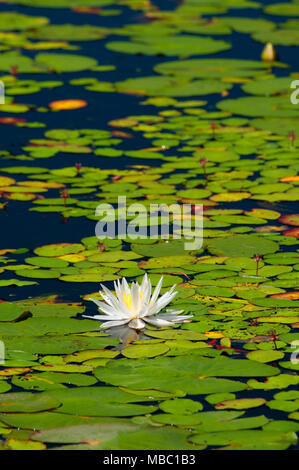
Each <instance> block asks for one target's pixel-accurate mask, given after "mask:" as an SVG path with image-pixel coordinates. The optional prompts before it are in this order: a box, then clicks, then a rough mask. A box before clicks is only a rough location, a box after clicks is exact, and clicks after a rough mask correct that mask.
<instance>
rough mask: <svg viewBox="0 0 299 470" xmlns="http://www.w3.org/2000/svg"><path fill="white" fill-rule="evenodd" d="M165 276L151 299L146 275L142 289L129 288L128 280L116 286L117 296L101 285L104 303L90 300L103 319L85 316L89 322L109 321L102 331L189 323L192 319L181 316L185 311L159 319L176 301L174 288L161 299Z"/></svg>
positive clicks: (137, 287)
mask: <svg viewBox="0 0 299 470" xmlns="http://www.w3.org/2000/svg"><path fill="white" fill-rule="evenodd" d="M162 282H163V276H162V277H161V279H160V281H159V282H158V284H157V286H156V288H155V290H154V292H153V295H152V296H151V291H152V285H151V281H150V280H149V279H148V277H147V274H145V275H144V278H143V280H142V283H141V285H139V284H138V282H132V284H131V287H129V285H128V283H127V281H126V279H125V278H123V279H122V281H120V280H119V279H118V281H117V282H114V288H115V293H116V296H115V295H114V294H113V293H112V292H111V291H110V290H109V289H107V287H105V286H103V285H102V284H101V287H102V289H103V291H102V292H101V294H102V297H103V299H104V300H105V302H101V301H99V300H96V299H92V298H89V299H88V300H92V301H93V302H94V303H95V304H97V306H98V308H99V310H100V311H102V312H103V313H104V315H95V316H93V317H91V316H88V315H84V317H86V318H92V319H94V320H110V321H107V322H106V323H104V324H103V325H101V328H112V327H114V326H120V325H125V324H128V326H129V327H130V328H134V329H136V330H141V329H142V328H144V327H145V323H149V324H151V325H154V326H172V325H173V324H174V323H181V322H185V321H186V320H188V319H189V318H190V317H192V315H179V314H180V313H182V312H183V310H174V311H172V310H166V313H164V314H162V315H157V314H158V313H159V312H160V311H161V310H162V309H163V308H164V307H165V306H166V305H168V304H169V303H170V302H171V301H172V299H173V298H174V297H175V295H176V294H177V292H175V291H174V288H175V285H174V286H173V287H172V288H171V289H170V290H169V291H168V292H166V293H165V294H163V295H162V296H161V297H160V298H159V299H158V296H159V294H160V290H161V287H162Z"/></svg>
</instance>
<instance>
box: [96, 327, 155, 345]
mask: <svg viewBox="0 0 299 470" xmlns="http://www.w3.org/2000/svg"><path fill="white" fill-rule="evenodd" d="M105 333H108V334H109V335H110V336H111V337H112V338H117V339H119V340H120V342H121V343H122V344H121V345H120V346H119V347H118V349H122V348H124V347H126V346H127V345H128V344H130V343H132V342H133V341H137V340H139V339H149V338H148V336H146V335H145V334H144V330H135V329H133V328H130V327H129V326H128V325H121V326H114V327H113V328H108V329H107V330H105Z"/></svg>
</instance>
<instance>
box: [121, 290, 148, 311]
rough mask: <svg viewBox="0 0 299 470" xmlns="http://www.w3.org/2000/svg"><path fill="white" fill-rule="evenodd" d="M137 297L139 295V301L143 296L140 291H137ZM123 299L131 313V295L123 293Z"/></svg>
mask: <svg viewBox="0 0 299 470" xmlns="http://www.w3.org/2000/svg"><path fill="white" fill-rule="evenodd" d="M139 295H140V300H142V295H143V292H142V291H139ZM123 299H124V301H125V304H126V306H127V307H128V309H129V310H131V312H132V311H133V305H132V297H131V294H130V293H129V292H124V293H123Z"/></svg>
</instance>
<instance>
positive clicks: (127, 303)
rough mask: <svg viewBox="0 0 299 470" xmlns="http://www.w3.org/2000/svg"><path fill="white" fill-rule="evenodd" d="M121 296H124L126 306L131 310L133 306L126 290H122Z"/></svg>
mask: <svg viewBox="0 0 299 470" xmlns="http://www.w3.org/2000/svg"><path fill="white" fill-rule="evenodd" d="M123 297H124V301H125V304H126V306H127V307H128V309H129V310H131V311H132V308H133V307H132V298H131V294H129V293H128V292H124V294H123Z"/></svg>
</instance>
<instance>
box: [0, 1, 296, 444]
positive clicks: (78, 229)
mask: <svg viewBox="0 0 299 470" xmlns="http://www.w3.org/2000/svg"><path fill="white" fill-rule="evenodd" d="M153 3H154V4H156V5H157V6H159V7H160V8H163V9H170V10H171V9H174V8H176V7H177V4H178V2H177V1H174V0H165V1H157V0H156V1H154V2H153ZM267 3H269V4H270V3H274V2H273V0H269V1H267V2H265V1H264V2H263V4H267ZM117 8H118V9H119V8H121V10H122V14H121V15H119V16H112V17H101V16H97V15H84V14H83V15H82V14H78V13H75V12H72V11H71V10H69V9H44V8H42V9H35V8H24V7H20V6H15V5H14V6H13V10H14V11H18V12H20V13H24V14H28V15H32V16H34V15H36V16H47V17H48V18H50V20H51V23H55V24H60V23H61V24H62V23H72V24H93V25H97V26H105V27H108V28H109V27H111V28H112V27H122V26H123V25H124V24H129V23H142V22H145V21H147V20H146V18H144V16H143V15H142V14H141V13H140V12H138V11H137V12H134V11H131V10H129V9H128V8H126V7H119V6H117ZM10 10H12V8H10V6H9V5H5V4H0V11H10ZM257 11H258V14H259V18H267V19H270V20H271V21H274V22H280V21H284V20H285V18H283V19H281V18H279V17H277V16H273V17H272V16H269V15H264V14H262V12H261V10H256V9H244V10H242V9H240V10H230V11H229V13H228V14H229V16H243V17H247V18H248V17H251V18H256V15H257ZM208 16H209V15H207V17H208ZM210 16H213V15H210ZM217 16H220V17H221V15H217ZM118 38H119V37H118V36H109V37H108V38H107V39H106V40H101V41H94V42H89V41H88V42H80V43H78V45H80V47H81V50H78V51H75V53H78V54H82V55H87V56H90V57H94V58H96V59H98V62H99V64H100V65H111V64H113V65H115V66H116V70H115V71H111V72H104V73H102V72H89V71H85V72H81V73H76V78H80V77H84V78H85V77H86V78H87V77H96V78H99V79H100V80H105V81H115V80H117V81H121V80H125V79H126V78H132V77H138V76H140V77H141V76H146V75H151V74H153V67H154V66H155V65H156V64H158V63H162V62H166V61H167V60H174V59H175V58H174V57H171V58H169V59H168V58H167V57H155V56H153V57H152V56H140V55H138V56H134V55H130V54H128V55H123V54H119V53H115V52H112V51H108V50H107V49H105V47H104V44H105V42H106V41H112V40H114V39H118ZM217 38H219V39H225V40H229V41H230V42H231V43H232V48H231V49H230V50H228V51H224V52H220V53H218V54H213V56H212V57H215V58H216V57H222V58H240V59H254V60H259V58H260V54H261V50H262V47H263V45H262V44H261V43H258V42H255V41H253V40H252V39H251V38H250V36H249V35H248V34H239V33H232V34H231V35H229V36H217ZM277 51H278V53H279V56H280V60H281V61H282V62H284V63H287V64H288V65H289V66H290V67H289V68H288V69H278V70H277V72H276V74H277V75H282V76H283V75H289V74H290V73H292V72H296V71H297V70H298V65H299V60H298V55H297V54H296V52H295V50H294V48H293V47H284V46H278V47H277ZM66 52H67V53H69V51H66ZM26 54H28V55H34V54H35V52H30V51H29V52H26ZM195 57H196V56H194V58H195ZM205 57H208V56H205ZM19 77H20V78H21V79H22V78H31V76H30V75H29V74H23V75H22V74H20V75H19ZM32 78H37V79H42V80H43V79H45V80H52V79H53V80H56V79H58V80H59V79H60V77H59V75H57V74H51V75H50V74H49V75H48V74H47V76H44V75H36V74H34V75H32ZM62 78H63V80H64V82H65V86H62V87H58V88H56V89H54V90H44V91H41V92H39V93H37V94H35V95H28V96H27V97H26V96H21V97H20V99H19V101H20V102H22V103H32V104H34V105H36V106H44V105H45V104H46V103H49V102H51V101H54V100H60V99H68V98H76V99H84V100H86V101H88V107H86V108H83V109H79V110H76V111H75V112H72V111H65V112H63V113H47V114H42V113H38V112H35V111H34V110H32V111H30V112H28V113H26V118H27V119H28V121H39V120H41V121H44V122H46V123H47V128H49V129H52V128H65V129H77V128H78V129H80V128H95V129H111V128H110V127H109V126H108V124H107V123H108V122H109V121H110V120H112V119H116V118H122V117H126V116H128V115H134V114H146V113H148V114H150V113H156V108H155V107H151V106H147V107H145V106H140V105H139V102H140V101H142V100H143V99H144V98H140V97H136V96H132V95H125V94H116V93H94V92H88V91H86V90H84V89H83V88H81V87H75V86H71V85H67V82H68V80H71V79H72V78H74V76H73V75H72V74H66V73H64V74H63V77H62ZM242 95H243V92H242V91H240V90H239V88H238V87H235V88H234V89H233V90H231V97H232V98H234V97H238V96H242ZM196 98H197V97H196V96H194V97H192V99H196ZM198 98H199V99H203V97H202V96H200V97H198ZM17 101H18V99H17ZM217 101H218V97H217V96H214V95H209V97H208V105H207V109H208V110H209V111H212V110H214V109H215V103H216V102H217ZM45 130H46V129H45V128H37V129H34V128H33V129H27V128H23V129H22V128H17V127H14V126H5V125H0V132H1V148H2V149H5V150H9V151H10V152H11V153H13V154H14V155H19V154H22V147H23V146H25V145H26V143H27V141H28V139H29V138H32V139H33V138H41V137H42V136H43V133H44V132H45ZM144 142H146V139H143V138H142V137H141V136H138V135H135V138H134V139H131V140H130V141H129V143H128V144H125V145H127V146H128V148H130V149H131V150H134V149H138V148H142V145H143V144H144ZM78 160H79V161H80V162H82V163H83V164H84V165H85V166H94V167H101V168H124V167H126V166H127V165H128V162H127V160H125V158H111V159H109V158H103V157H101V158H99V157H97V156H93V155H72V154H70V155H66V156H65V155H59V157H56V156H55V157H53V158H48V159H45V160H43V159H37V160H34V161H25V162H22V161H14V160H4V159H3V160H2V161H1V166H2V167H6V166H15V165H23V164H24V165H26V166H41V167H43V166H45V167H47V168H63V167H65V166H73V165H75V163H77V162H78ZM131 163H132V162H131V161H130V164H131ZM138 163H144V164H146V165H148V164H149V161H148V160H146V161H145V162H142V161H139V160H134V164H138ZM156 164H157V160H155V161H154V165H156ZM16 178H17V179H20V180H21V179H24V177H23V176H22V175H20V176H16ZM47 194H48V196H49V197H57V190H50V191H49V192H48V193H47ZM29 207H30V203H26V202H15V201H10V202H9V209H8V211H7V212H5V211H0V240H1V242H0V246H1V248H20V247H26V248H28V249H30V250H32V249H33V248H35V247H36V246H41V245H43V244H47V243H58V242H78V241H79V240H80V239H81V238H83V237H88V236H93V235H94V228H95V223H94V222H93V221H90V220H87V219H86V218H76V217H74V218H70V219H69V220H68V222H67V223H65V222H63V220H62V219H61V217H60V215H59V214H51V213H45V214H43V213H37V212H30V211H28V209H29ZM222 207H225V204H223V205H222ZM251 207H264V208H268V209H274V210H275V209H276V210H279V211H280V212H283V213H294V212H295V210H296V208H295V203H279V204H277V205H273V204H270V203H266V202H263V201H250V200H247V201H246V202H244V201H241V202H239V203H234V208H236V209H237V208H241V209H250V208H251ZM284 249H285V250H288V249H292V247H290V248H289V247H287V246H286V247H284ZM24 256H26V254H25V255H24ZM18 260H20V262H21V258H18ZM10 274H12V273H10ZM10 274H9V277H13V276H11V275H10ZM66 289H67V293H66ZM95 290H96V288H95ZM88 291H90V284H81V283H80V286H79V287H77V286H76V285H73V284H72V283H70V284H68V285H67V287H66V285H65V284H64V283H61V282H59V281H57V280H44V281H43V280H41V281H40V284H39V285H36V286H28V287H22V288H12V287H9V288H1V294H0V297H1V299H5V300H17V299H23V298H27V297H30V296H37V295H41V294H43V295H45V294H52V293H56V294H58V295H61V296H64V297H65V298H69V299H72V301H80V300H81V298H80V295H82V293H84V292H88ZM291 389H292V387H290V388H289V389H288V390H291ZM276 392H277V390H274V391H273V392H272V391H271V392H261V393H260V396H264V397H265V398H266V399H267V400H269V399H271V398H272V396H273V394H274V393H276ZM242 393H243V395H242V397H244V398H245V397H256V390H252V391H248V392H242ZM210 409H211V410H212V409H214V408H213V407H212V406H211V405H209V404H208V403H206V404H205V410H206V411H208V410H210ZM258 414H259V413H258V411H257V412H256V411H255V410H254V409H253V410H247V412H246V416H248V417H249V416H255V415H258ZM265 414H266V416H268V417H270V418H271V417H275V419H285V418H286V414H285V413H284V412H279V411H275V412H272V411H271V410H269V409H268V408H266V410H265ZM292 448H295V447H292ZM298 448H299V447H298Z"/></svg>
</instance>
